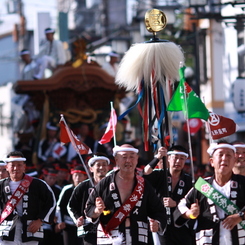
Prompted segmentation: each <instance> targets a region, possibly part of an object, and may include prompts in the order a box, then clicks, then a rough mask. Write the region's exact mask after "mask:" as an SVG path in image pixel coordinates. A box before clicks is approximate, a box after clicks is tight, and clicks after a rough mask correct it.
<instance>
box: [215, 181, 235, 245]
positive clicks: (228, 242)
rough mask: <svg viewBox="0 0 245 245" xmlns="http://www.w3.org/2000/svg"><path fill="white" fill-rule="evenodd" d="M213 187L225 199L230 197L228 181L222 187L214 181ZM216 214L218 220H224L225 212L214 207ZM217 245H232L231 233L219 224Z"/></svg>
mask: <svg viewBox="0 0 245 245" xmlns="http://www.w3.org/2000/svg"><path fill="white" fill-rule="evenodd" d="M212 185H213V187H214V188H215V189H216V190H218V191H219V192H220V193H222V194H223V195H224V196H225V197H227V198H229V197H230V191H231V188H230V186H231V183H230V181H228V182H227V183H226V184H225V185H224V186H219V185H218V184H217V183H216V181H215V180H214V181H213V184H212ZM216 210H217V214H218V216H219V218H220V219H223V218H225V212H224V211H223V210H222V209H221V208H220V207H217V206H216ZM219 244H222V245H232V238H231V232H230V231H229V230H227V229H225V228H224V227H223V225H222V224H221V223H220V236H219Z"/></svg>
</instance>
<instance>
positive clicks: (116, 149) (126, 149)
mask: <svg viewBox="0 0 245 245" xmlns="http://www.w3.org/2000/svg"><path fill="white" fill-rule="evenodd" d="M112 151H113V156H116V154H117V153H118V152H121V151H133V152H135V153H138V152H139V150H138V149H136V148H130V147H121V146H118V145H116V146H115V147H114V148H113V150H112Z"/></svg>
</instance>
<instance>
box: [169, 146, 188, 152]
mask: <svg viewBox="0 0 245 245" xmlns="http://www.w3.org/2000/svg"><path fill="white" fill-rule="evenodd" d="M168 150H169V151H182V152H185V153H187V154H188V151H187V149H186V148H185V147H183V146H182V145H173V146H171V147H170V148H169V149H168Z"/></svg>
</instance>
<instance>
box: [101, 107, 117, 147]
mask: <svg viewBox="0 0 245 245" xmlns="http://www.w3.org/2000/svg"><path fill="white" fill-rule="evenodd" d="M116 126H117V114H116V111H115V109H114V108H112V109H111V115H110V119H109V122H108V125H107V128H106V130H105V133H104V135H103V136H102V138H101V140H100V141H99V143H100V144H101V145H103V144H106V143H108V142H110V141H111V139H112V137H113V136H114V134H115V132H116Z"/></svg>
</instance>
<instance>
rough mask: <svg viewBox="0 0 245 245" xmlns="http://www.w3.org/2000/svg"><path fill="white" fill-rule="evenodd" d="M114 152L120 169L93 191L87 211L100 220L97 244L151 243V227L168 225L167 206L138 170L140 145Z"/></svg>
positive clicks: (89, 215)
mask: <svg viewBox="0 0 245 245" xmlns="http://www.w3.org/2000/svg"><path fill="white" fill-rule="evenodd" d="M113 154H114V156H115V161H116V165H117V166H118V170H116V171H114V172H113V173H111V174H110V175H108V176H107V177H105V178H104V179H103V180H101V181H100V182H99V183H98V185H97V186H96V189H95V191H92V192H91V194H90V196H89V199H88V202H87V207H86V209H85V214H86V215H87V216H88V217H90V218H91V219H92V221H93V222H96V221H99V222H100V224H99V225H98V229H97V244H127V245H130V244H138V245H140V244H148V231H149V230H151V231H152V232H157V231H159V232H163V230H164V229H165V226H166V214H165V210H164V208H163V206H162V204H161V202H160V199H159V198H158V197H157V195H156V194H155V192H154V190H153V188H152V186H151V185H150V183H149V182H147V180H144V178H143V177H141V176H139V175H137V174H136V172H135V169H136V165H137V163H138V149H136V148H134V147H133V146H131V145H129V144H124V145H122V146H115V147H114V148H113Z"/></svg>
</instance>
